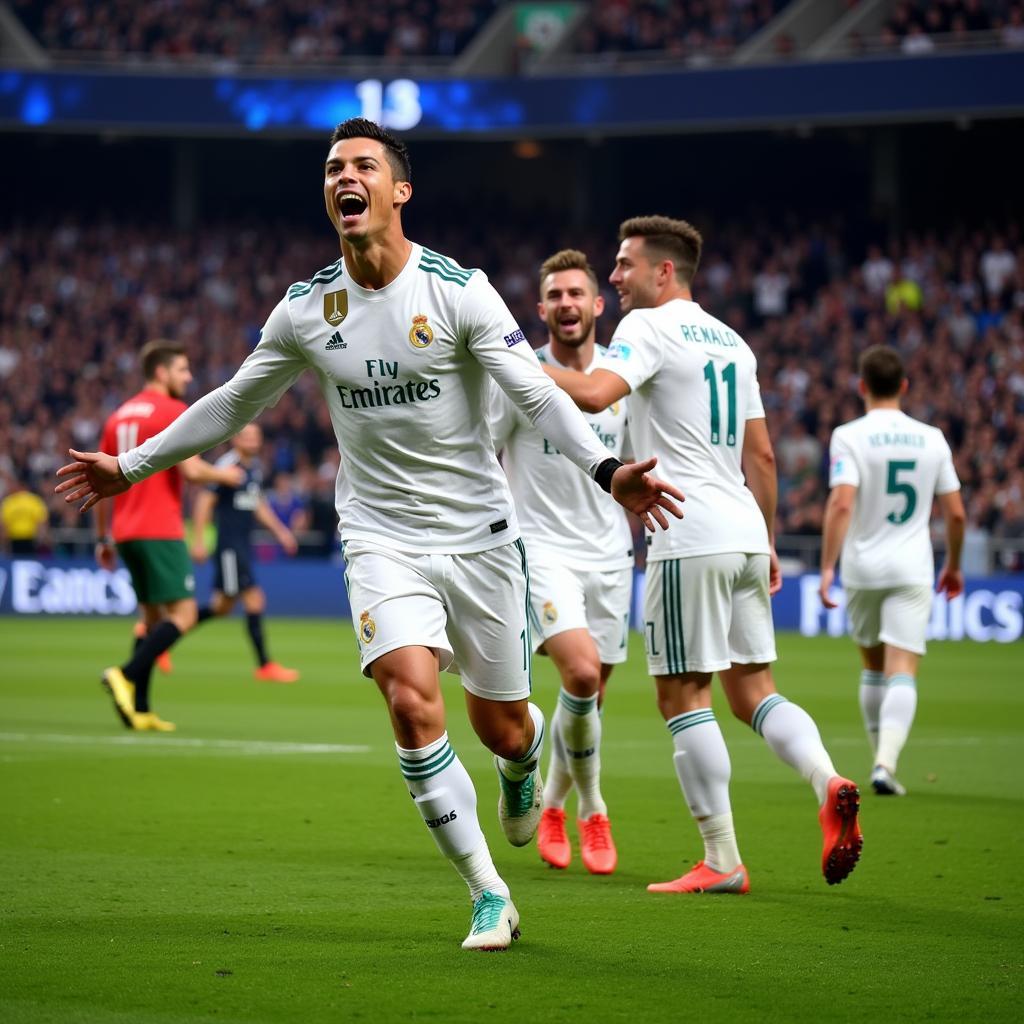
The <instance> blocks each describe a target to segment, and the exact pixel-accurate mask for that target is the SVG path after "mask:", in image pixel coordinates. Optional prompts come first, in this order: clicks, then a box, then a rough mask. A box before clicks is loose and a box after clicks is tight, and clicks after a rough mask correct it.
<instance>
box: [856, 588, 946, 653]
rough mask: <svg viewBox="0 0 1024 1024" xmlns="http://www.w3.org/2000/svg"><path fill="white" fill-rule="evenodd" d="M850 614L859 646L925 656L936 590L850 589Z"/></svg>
mask: <svg viewBox="0 0 1024 1024" xmlns="http://www.w3.org/2000/svg"><path fill="white" fill-rule="evenodd" d="M846 614H847V616H848V618H849V620H850V635H851V636H852V637H853V640H854V643H856V644H857V646H858V647H877V646H878V645H879V644H889V645H890V646H891V647H898V648H900V650H902V651H910V653H911V654H924V652H925V634H926V632H927V629H928V620H929V619H930V618H931V614H932V588H931V587H929V586H922V585H921V584H915V585H913V586H906V587H885V588H883V589H880V590H860V589H858V588H856V587H847V588H846Z"/></svg>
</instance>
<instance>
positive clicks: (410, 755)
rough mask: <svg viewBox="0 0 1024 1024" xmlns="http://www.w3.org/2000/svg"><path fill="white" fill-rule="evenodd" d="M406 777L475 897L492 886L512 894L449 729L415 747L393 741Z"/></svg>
mask: <svg viewBox="0 0 1024 1024" xmlns="http://www.w3.org/2000/svg"><path fill="white" fill-rule="evenodd" d="M395 747H396V749H397V750H398V764H399V767H400V768H401V769H402V777H403V778H404V779H405V783H406V785H407V786H408V787H409V793H410V794H411V796H412V798H413V800H414V801H415V803H416V809H417V810H418V811H419V812H420V814H421V815H422V816H423V820H424V822H426V825H427V828H429V829H430V831H431V833H432V834H433V836H434V841H435V842H436V843H437V846H438V849H439V850H440V851H441V852H442V853H443V854H444V855H445V856H446V857H447V858H448V860H450V861H451V863H452V866H453V867H454V868H455V870H456V871H458V873H459V874H460V875H461V876H462V878H463V880H464V881H465V883H466V884H467V885H468V886H469V894H470V898H471V899H474V900H475V899H476V898H477V897H478V896H479V895H480V894H481V893H482V892H484V891H485V890H488V891H490V892H493V893H497V894H498V895H500V896H508V895H509V891H508V886H507V885H506V884H505V883H504V882H503V881H502V879H501V876H500V875H499V874H498V871H497V869H496V868H495V866H494V861H492V860H491V855H490V852H489V851H488V849H487V840H486V839H485V838H484V834H483V832H482V831H481V830H480V822H479V821H478V819H477V816H476V790H475V789H474V788H473V780H472V779H471V778H470V777H469V773H468V772H467V771H466V769H465V768H464V767H463V765H462V762H461V761H460V760H459V759H458V757H456V756H455V751H454V750H452V747H451V744H450V743H449V742H448V733H446V732H445V733H442V734H441V737H440V738H439V739H436V740H434V742H433V743H429V744H427V746H425V747H420V748H419V749H417V750H406V749H405V748H404V747H399V746H398V744H395Z"/></svg>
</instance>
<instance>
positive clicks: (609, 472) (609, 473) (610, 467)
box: [594, 458, 623, 494]
mask: <svg viewBox="0 0 1024 1024" xmlns="http://www.w3.org/2000/svg"><path fill="white" fill-rule="evenodd" d="M621 465H623V463H621V462H619V460H618V459H615V458H611V459H605V460H604V462H602V463H601V464H600V465H599V466H598V467H597V469H595V470H594V480H595V481H596V482H597V486H598V487H600V488H601V490H602V491H607V492H608V493H609V494H611V493H612V477H613V476H614V475H615V470H617V469H618V468H619V466H621Z"/></svg>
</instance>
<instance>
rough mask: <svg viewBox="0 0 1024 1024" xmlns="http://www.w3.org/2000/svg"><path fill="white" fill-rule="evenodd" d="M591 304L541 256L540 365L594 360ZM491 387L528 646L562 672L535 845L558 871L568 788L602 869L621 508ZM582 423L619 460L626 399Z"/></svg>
mask: <svg viewBox="0 0 1024 1024" xmlns="http://www.w3.org/2000/svg"><path fill="white" fill-rule="evenodd" d="M603 309H604V299H603V298H602V297H601V295H600V293H599V291H598V285H597V275H596V274H595V273H594V270H593V268H592V267H591V266H590V264H589V263H588V262H587V257H586V256H585V255H584V254H583V253H582V252H579V251H578V250H576V249H563V250H562V251H561V252H557V253H555V254H554V255H553V256H551V257H550V258H549V259H547V260H546V261H545V262H544V264H543V266H542V267H541V270H540V302H539V303H538V305H537V311H538V313H539V314H540V317H541V319H542V320H543V321H544V323H545V324H546V326H547V329H548V343H547V345H545V346H544V347H543V348H541V349H539V350H538V352H537V356H538V358H539V359H540V361H541V362H542V363H545V364H550V365H552V366H565V367H571V368H572V369H575V370H581V371H583V372H584V373H587V372H589V371H590V370H592V369H597V368H598V367H599V366H602V365H604V362H605V358H606V357H605V351H606V350H605V349H604V347H603V346H599V345H596V344H595V342H594V333H595V323H596V318H597V317H598V316H600V315H601V312H602V311H603ZM492 391H493V392H494V400H493V403H492V405H491V412H490V424H491V435H492V437H493V439H494V447H495V449H496V450H498V451H503V452H504V454H503V456H502V462H503V464H504V467H505V472H506V474H507V475H508V480H509V485H510V486H511V488H512V496H513V497H514V498H515V503H516V511H517V513H518V515H519V523H520V526H521V527H522V531H523V540H524V543H525V544H526V552H527V555H528V556H529V560H530V604H531V608H532V611H533V628H534V632H533V644H534V648H535V649H537V648H540V649H541V650H542V651H543V653H545V654H547V655H549V656H550V657H551V660H552V661H553V662H554V663H555V667H556V668H557V669H558V672H559V674H560V675H561V677H562V686H561V689H560V691H559V695H558V705H557V707H556V709H555V713H554V715H552V717H551V758H550V761H549V763H548V771H547V775H546V779H545V785H544V811H543V814H542V815H541V819H540V825H539V827H538V829H537V850H538V852H539V853H540V855H541V858H542V859H543V860H545V861H546V862H547V863H548V864H550V865H552V867H556V868H566V867H568V866H569V863H570V862H571V860H572V847H571V845H570V843H569V836H568V834H567V832H566V828H565V800H566V797H567V796H568V795H569V792H570V790H571V789H572V788H573V786H574V785H575V787H576V790H577V793H578V796H579V811H578V815H577V819H578V825H579V833H580V854H581V856H582V858H583V863H584V865H585V867H586V868H587V870H588V871H590V872H591V873H592V874H595V875H609V874H611V873H612V872H613V871H614V870H615V865H616V863H617V855H616V850H615V843H614V841H613V840H612V834H611V823H610V821H609V819H608V808H607V806H606V805H605V802H604V798H603V797H602V795H601V778H600V772H601V717H600V713H599V711H600V706H601V703H602V695H603V691H604V687H605V684H606V683H607V681H608V678H609V676H610V675H611V673H612V668H613V667H614V666H615V665H617V664H619V663H621V662H623V661H625V660H626V654H627V638H628V636H629V605H630V598H631V597H632V593H633V538H632V534H631V532H630V529H629V523H628V522H627V521H626V515H625V513H624V512H623V511H622V509H621V508H620V507H619V506H618V505H616V504H615V503H614V502H611V501H609V500H608V497H607V495H605V494H604V493H602V492H601V490H600V489H599V488H598V487H597V486H596V485H595V484H594V481H593V480H592V479H590V478H589V477H588V476H587V475H586V474H584V473H581V472H577V471H574V470H567V467H566V465H565V463H564V462H563V460H562V459H560V458H559V457H558V449H557V448H555V446H554V445H553V444H551V442H550V441H549V440H548V439H547V438H546V437H545V436H544V434H543V433H542V432H541V431H540V430H538V429H537V428H536V427H534V426H533V425H532V424H531V423H530V421H529V420H528V419H527V418H526V417H525V416H523V414H522V413H521V412H520V411H519V409H517V408H516V406H515V405H514V404H513V403H512V402H510V401H509V399H508V398H507V397H506V396H505V395H504V393H502V392H500V391H498V390H497V389H496V388H493V389H492ZM587 420H588V422H589V423H590V425H591V427H592V428H593V430H594V433H595V434H596V435H597V437H598V438H599V439H600V440H601V442H602V443H603V444H604V445H605V447H606V448H607V449H608V452H609V453H610V454H611V455H614V456H615V457H616V458H621V457H622V454H623V446H624V443H625V435H626V422H627V420H626V402H625V401H621V402H614V403H613V404H612V405H611V406H609V407H608V408H607V409H602V410H601V411H600V412H598V413H594V414H589V415H588V416H587ZM567 510H571V511H570V513H569V515H566V511H567Z"/></svg>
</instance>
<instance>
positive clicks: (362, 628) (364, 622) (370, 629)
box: [359, 612, 377, 644]
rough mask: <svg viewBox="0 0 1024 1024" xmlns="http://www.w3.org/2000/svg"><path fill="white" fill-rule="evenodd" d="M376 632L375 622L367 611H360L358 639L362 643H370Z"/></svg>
mask: <svg viewBox="0 0 1024 1024" xmlns="http://www.w3.org/2000/svg"><path fill="white" fill-rule="evenodd" d="M376 633H377V623H376V622H374V621H373V619H372V618H371V617H370V613H369V612H361V613H360V615H359V639H360V640H362V641H363V643H364V644H368V643H371V642H372V640H373V638H374V636H375V635H376Z"/></svg>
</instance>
